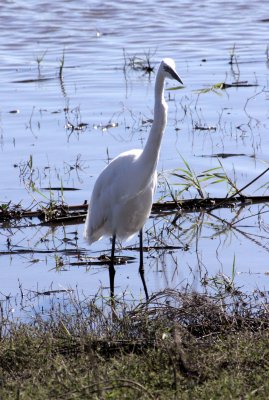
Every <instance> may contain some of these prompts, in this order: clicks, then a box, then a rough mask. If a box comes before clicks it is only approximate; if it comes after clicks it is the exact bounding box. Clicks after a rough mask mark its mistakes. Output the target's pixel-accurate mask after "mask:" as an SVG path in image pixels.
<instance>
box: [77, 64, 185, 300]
mask: <svg viewBox="0 0 269 400" xmlns="http://www.w3.org/2000/svg"><path fill="white" fill-rule="evenodd" d="M165 78H169V79H175V80H177V81H178V82H180V83H181V84H183V82H182V80H181V78H180V77H179V75H178V74H177V72H176V69H175V62H174V60H172V59H171V58H165V59H163V60H162V62H161V64H160V66H159V69H158V73H157V76H156V82H155V104H154V120H153V124H152V127H151V130H150V133H149V137H148V140H147V143H146V145H145V147H144V150H141V149H133V150H130V151H126V152H124V153H121V154H120V155H118V156H117V157H116V158H114V159H113V160H112V161H111V162H110V164H108V165H107V166H106V167H105V169H104V170H103V171H102V172H101V174H100V175H99V177H98V178H97V180H96V182H95V185H94V188H93V192H92V196H91V200H90V203H89V207H88V212H87V217H86V221H85V226H84V238H85V239H86V240H87V242H88V243H89V244H92V243H93V242H95V241H97V240H99V239H101V238H102V237H103V236H110V237H112V250H111V262H110V270H109V271H110V289H111V296H114V275H115V269H114V252H115V241H116V237H117V238H119V239H122V240H125V239H129V238H130V237H132V236H133V235H134V234H135V233H137V232H140V266H139V271H140V275H141V277H142V281H143V285H144V289H145V293H146V297H148V294H147V289H146V286H145V281H144V268H143V239H142V229H143V226H144V224H145V221H146V220H147V218H148V217H149V215H150V212H151V207H152V202H153V196H154V192H155V189H156V184H157V163H158V159H159V153H160V146H161V141H162V137H163V133H164V130H165V127H166V123H167V109H168V107H167V104H166V101H165V98H164V81H165Z"/></svg>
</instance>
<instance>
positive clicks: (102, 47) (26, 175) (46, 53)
mask: <svg viewBox="0 0 269 400" xmlns="http://www.w3.org/2000/svg"><path fill="white" fill-rule="evenodd" d="M268 21H269V4H267V3H266V2H263V1H254V2H252V3H249V4H247V5H246V3H245V2H244V1H237V2H223V1H209V0H207V1H203V2H201V1H197V2H192V1H184V2H180V4H179V3H178V2H176V1H175V0H174V1H167V2H165V3H164V2H160V1H158V2H156V1H154V2H153V1H132V2H128V1H127V2H126V1H125V2H120V1H117V2H114V1H105V2H99V1H91V2H88V1H86V0H85V1H83V0H79V1H65V2H59V3H58V4H56V5H54V4H53V5H51V3H50V2H48V1H42V2H40V1H31V2H30V3H28V4H25V2H22V1H8V2H5V3H4V4H3V5H1V11H0V25H1V37H0V54H1V66H0V83H1V94H2V96H1V102H0V105H1V108H0V112H1V114H0V146H1V147H0V171H1V178H0V189H1V192H0V193H1V194H0V203H7V202H9V201H11V202H12V203H15V204H17V203H20V204H21V205H23V207H31V206H33V205H35V204H37V203H38V202H40V201H44V203H46V202H47V201H49V200H60V201H61V200H62V196H64V201H65V202H67V203H68V204H81V203H83V201H84V200H85V199H88V198H89V196H90V193H91V190H92V187H93V184H94V181H95V179H96V177H97V176H98V174H99V173H100V171H101V170H102V168H103V167H104V166H105V165H106V163H107V160H108V158H111V157H114V156H115V155H117V154H118V153H119V152H121V151H124V150H127V149H130V148H132V147H139V148H140V147H141V146H142V147H143V145H144V143H145V140H146V138H147V135H148V132H149V129H150V124H143V123H142V122H143V121H146V120H148V119H150V118H152V109H153V87H154V79H155V75H154V73H152V74H150V75H149V74H146V73H143V72H142V71H134V70H132V69H131V68H128V67H126V62H128V60H129V58H130V57H133V56H138V57H142V58H145V57H146V56H148V57H149V58H150V62H151V63H152V65H153V66H154V67H155V70H156V68H157V65H158V62H159V60H160V59H162V58H163V57H173V58H174V59H175V61H176V63H177V69H178V72H179V74H180V75H181V77H182V80H183V82H184V85H185V87H184V89H182V90H177V91H167V95H166V97H167V99H168V100H170V101H169V103H168V104H169V121H168V126H167V130H166V133H165V137H164V140H163V143H162V150H161V158H160V162H159V171H169V170H173V169H175V168H178V167H184V165H183V162H182V159H181V156H182V157H183V158H184V159H185V160H187V161H188V163H189V165H191V167H192V169H193V170H194V171H195V172H196V173H197V174H199V173H201V172H202V171H205V170H207V169H209V168H214V167H218V166H219V162H218V159H217V158H216V157H212V155H216V154H234V156H233V157H227V158H220V161H221V163H222V165H223V168H224V169H225V171H226V173H227V174H228V175H229V176H230V177H231V179H232V180H236V184H237V187H242V186H244V185H245V184H246V183H248V182H250V181H251V180H252V179H254V178H255V177H256V176H258V174H259V173H261V172H262V171H263V170H264V169H265V168H266V167H267V165H268V164H267V162H268V159H269V139H268V117H269V112H268V61H267V56H266V54H265V53H266V48H267V45H268V24H269V22H268ZM233 49H234V50H233ZM63 54H64V68H63V76H62V79H60V78H59V69H60V64H61V59H62V57H63ZM231 54H234V58H233V61H234V63H233V64H232V65H230V64H229V61H230V59H231ZM125 67H126V68H125ZM223 81H225V82H226V83H232V82H234V81H247V82H248V83H249V84H251V85H255V86H250V87H241V88H230V89H227V90H225V91H221V90H216V92H217V93H215V92H213V91H209V92H206V93H202V92H197V90H199V89H205V88H209V87H212V86H213V85H215V84H216V83H219V82H223ZM171 86H174V84H173V83H171V84H169V85H168V88H169V87H171ZM110 122H113V123H115V127H113V128H110V129H105V127H106V125H107V124H108V123H110ZM80 123H84V124H87V127H85V128H83V129H81V130H77V131H76V130H75V131H72V130H71V129H68V127H70V126H71V125H73V126H78V125H79V124H80ZM195 126H199V127H203V128H207V127H214V128H215V129H212V130H201V129H200V130H199V129H198V130H197V129H194V128H195ZM237 154H241V156H236V155H237ZM166 176H167V179H168V180H169V183H170V184H171V185H172V186H173V185H174V184H176V183H182V182H178V180H177V179H176V178H175V177H171V176H169V175H168V174H166ZM267 182H268V174H266V175H265V176H263V177H262V178H261V179H259V180H258V181H257V182H255V184H253V185H252V186H251V187H250V188H248V189H247V190H246V193H247V194H254V193H255V194H267V192H268V191H267ZM33 183H34V186H35V189H37V190H35V191H33V190H32V189H33V186H32V184H33ZM263 185H264V186H263ZM61 186H64V187H69V188H77V189H79V190H77V191H64V193H61V192H60V191H55V190H54V191H48V190H43V191H42V188H49V187H61ZM261 186H263V188H261V189H259V188H260V187H261ZM173 187H174V189H180V186H173ZM257 189H259V190H258V191H257V192H255V191H256V190H257ZM162 190H163V186H162V185H160V186H159V188H158V191H157V193H156V200H157V199H159V198H160V196H161V195H162V194H163V192H162ZM40 192H42V193H43V195H45V198H44V197H42V195H41V194H40ZM206 192H207V194H208V195H210V196H225V195H226V193H227V185H226V184H216V185H208V187H207V188H206ZM195 195H197V193H196V192H195V190H194V189H192V190H191V193H188V192H184V193H183V195H182V196H184V197H185V198H187V197H189V196H195ZM237 213H238V214H239V216H237ZM214 214H215V216H211V215H203V214H201V215H200V214H199V213H197V214H186V215H183V217H181V218H180V219H179V222H178V226H177V227H175V228H173V229H172V225H171V221H172V219H173V216H171V217H166V218H157V219H153V218H151V219H150V220H149V221H148V223H147V225H146V232H147V233H146V235H145V244H147V243H149V244H150V245H156V243H157V244H158V245H159V247H161V245H163V244H168V245H173V246H176V247H178V246H180V247H183V248H185V249H186V245H188V247H187V248H188V250H187V251H186V250H185V251H184V250H181V249H179V250H174V251H172V250H169V251H167V250H165V249H163V250H151V251H149V252H148V253H146V254H145V258H146V265H145V269H146V280H147V284H148V288H149V292H150V293H152V292H154V291H156V290H159V289H162V288H164V287H167V286H168V287H181V286H186V284H188V285H190V286H191V287H193V288H195V289H196V288H197V289H200V288H201V280H202V282H205V281H206V280H207V282H208V284H210V277H212V276H215V275H216V274H217V273H219V272H222V273H224V274H226V275H228V276H231V275H232V271H233V268H234V267H235V271H236V276H235V279H236V283H237V284H238V285H240V286H244V287H245V288H246V289H247V290H254V289H255V288H257V287H259V288H260V289H268V285H269V275H268V265H267V259H268V207H267V205H261V206H248V207H246V208H244V209H242V210H238V209H235V210H229V211H227V210H221V211H218V212H215V213H214ZM217 217H218V218H225V219H227V220H228V221H231V222H233V221H235V222H234V225H233V228H230V229H226V228H227V227H226V228H225V227H224V226H223V223H222V222H221V220H218V219H217ZM237 219H238V220H240V222H236V221H237ZM37 223H38V221H32V223H31V225H34V226H29V221H26V222H25V221H23V222H21V223H20V224H19V225H20V226H19V227H18V226H14V225H13V226H12V225H7V224H5V225H1V229H0V246H1V247H0V251H2V253H4V252H6V254H2V255H1V277H2V279H1V288H0V292H1V293H3V295H7V294H15V293H17V291H18V285H19V284H18V282H20V284H21V286H22V288H23V289H24V290H36V289H37V288H38V290H41V291H42V290H47V289H48V288H49V287H52V288H54V289H55V288H56V289H57V288H69V287H71V288H74V287H76V286H77V287H78V288H79V290H83V291H84V292H85V293H86V294H89V295H95V294H96V292H97V291H98V290H99V288H100V287H101V288H104V289H103V291H104V292H105V293H106V289H105V288H107V286H108V273H107V268H106V267H104V266H95V267H88V268H86V267H85V266H81V265H80V266H77V265H74V264H76V263H77V261H78V260H77V257H76V256H75V255H74V254H71V255H70V252H69V250H74V249H75V250H76V249H78V250H80V251H81V252H82V253H84V254H87V255H89V256H92V255H94V256H99V255H100V254H103V253H104V251H105V250H108V249H109V247H110V242H109V240H108V239H105V240H103V241H101V242H98V243H96V244H94V245H93V246H92V247H91V248H89V247H88V246H87V245H86V244H85V243H84V242H83V240H82V228H83V226H82V225H76V226H67V227H58V228H51V227H46V226H40V225H38V224H37ZM163 228H165V229H163ZM162 232H163V233H162ZM156 238H157V239H156ZM7 240H9V241H10V246H9V247H8V246H7ZM129 244H130V245H132V244H137V240H136V239H134V240H133V241H132V242H131V243H128V245H129ZM66 249H67V251H66ZM10 250H12V251H13V254H10ZM14 250H18V253H16V254H15V253H14ZM22 250H24V251H26V252H24V253H22ZM29 250H30V252H29ZM41 251H43V252H41ZM44 251H51V253H47V252H44ZM61 251H63V252H62V253H61ZM122 254H124V255H130V256H133V257H136V258H137V257H138V253H137V252H136V251H127V250H123V252H122ZM208 279H209V281H208ZM116 286H117V287H116V292H117V294H118V295H120V294H122V293H125V294H126V295H127V297H128V296H129V297H131V298H132V297H134V298H139V297H140V295H141V296H143V290H142V284H141V281H140V279H139V275H138V273H137V262H134V263H131V264H127V265H124V266H118V267H117V275H116Z"/></svg>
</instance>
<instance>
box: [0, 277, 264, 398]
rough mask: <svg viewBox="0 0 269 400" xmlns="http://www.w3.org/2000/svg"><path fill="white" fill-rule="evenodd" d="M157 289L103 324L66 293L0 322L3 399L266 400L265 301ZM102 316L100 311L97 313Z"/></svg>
mask: <svg viewBox="0 0 269 400" xmlns="http://www.w3.org/2000/svg"><path fill="white" fill-rule="evenodd" d="M219 282H220V281H219V280H218V286H216V287H218V291H217V292H216V293H215V295H214V296H213V297H212V296H209V295H206V294H197V293H187V292H186V293H180V292H177V291H171V290H170V291H168V290H167V291H165V292H161V293H158V294H156V295H154V296H152V297H151V299H150V301H149V302H148V303H147V304H146V303H141V304H140V305H138V306H133V307H131V308H130V309H129V310H126V304H124V305H123V304H121V305H120V304H118V308H121V312H120V313H119V315H118V317H116V318H115V317H114V318H111V317H110V315H108V314H109V311H108V306H105V307H104V306H102V307H100V306H98V305H97V303H96V302H95V301H87V300H83V301H79V300H74V298H71V297H70V303H69V304H68V305H67V304H66V303H65V306H64V309H62V308H61V307H52V308H51V310H50V312H49V313H48V315H46V317H44V316H42V315H41V314H36V316H35V318H34V321H33V322H32V323H30V324H23V323H20V324H18V323H17V324H15V323H14V322H13V323H12V322H10V320H7V319H6V318H4V317H3V313H2V323H1V327H2V330H1V346H0V371H1V385H0V398H3V399H33V400H35V399H42V400H44V399H134V398H136V399H160V400H161V399H207V400H208V399H225V400H226V399H242V398H244V399H254V398H255V399H267V398H268V395H269V381H268V372H269V361H268V360H269V347H268V340H269V331H268V298H267V297H266V294H265V293H255V294H253V295H251V296H246V295H244V294H243V293H242V292H240V291H239V290H235V289H234V288H232V289H231V290H230V291H229V292H228V291H226V290H225V288H224V287H222V289H223V290H222V289H221V290H219V289H220V286H219ZM104 310H106V311H104Z"/></svg>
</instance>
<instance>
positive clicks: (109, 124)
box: [93, 122, 119, 132]
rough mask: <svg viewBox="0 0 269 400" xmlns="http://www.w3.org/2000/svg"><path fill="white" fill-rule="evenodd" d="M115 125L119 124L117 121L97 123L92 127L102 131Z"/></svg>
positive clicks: (115, 126)
mask: <svg viewBox="0 0 269 400" xmlns="http://www.w3.org/2000/svg"><path fill="white" fill-rule="evenodd" d="M117 126H119V124H118V123H117V122H109V123H108V124H106V125H103V124H98V125H93V129H96V130H97V129H99V130H100V131H102V132H106V131H107V130H108V129H111V128H117Z"/></svg>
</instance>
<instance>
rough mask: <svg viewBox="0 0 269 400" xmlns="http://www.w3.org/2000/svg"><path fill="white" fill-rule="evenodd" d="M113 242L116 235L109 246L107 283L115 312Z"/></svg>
mask: <svg viewBox="0 0 269 400" xmlns="http://www.w3.org/2000/svg"><path fill="white" fill-rule="evenodd" d="M115 243H116V235H113V237H112V247H111V257H110V263H109V284H110V298H111V307H112V313H115V298H114V278H115V268H114V254H115Z"/></svg>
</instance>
